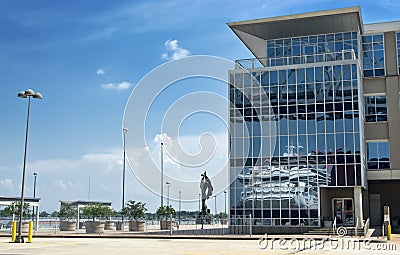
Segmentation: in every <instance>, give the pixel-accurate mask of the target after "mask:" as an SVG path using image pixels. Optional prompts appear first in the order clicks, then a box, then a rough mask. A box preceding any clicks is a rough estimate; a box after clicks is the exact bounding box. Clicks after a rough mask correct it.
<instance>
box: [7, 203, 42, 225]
mask: <svg viewBox="0 0 400 255" xmlns="http://www.w3.org/2000/svg"><path fill="white" fill-rule="evenodd" d="M20 201H21V197H1V196H0V206H8V205H11V204H12V203H14V202H20ZM24 203H25V204H28V205H29V206H32V207H34V208H35V215H33V217H34V219H35V229H36V230H37V229H38V224H39V205H40V198H31V197H24ZM15 216H17V215H14V217H15ZM17 217H18V216H17ZM13 220H14V218H13Z"/></svg>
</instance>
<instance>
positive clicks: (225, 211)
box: [224, 190, 226, 214]
mask: <svg viewBox="0 0 400 255" xmlns="http://www.w3.org/2000/svg"><path fill="white" fill-rule="evenodd" d="M224 195H225V214H226V190H225V191H224Z"/></svg>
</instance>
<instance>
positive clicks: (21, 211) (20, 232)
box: [15, 89, 43, 243]
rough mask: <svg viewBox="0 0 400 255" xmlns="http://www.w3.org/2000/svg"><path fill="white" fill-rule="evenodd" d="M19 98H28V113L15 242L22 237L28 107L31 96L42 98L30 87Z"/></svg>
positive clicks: (20, 241)
mask: <svg viewBox="0 0 400 255" xmlns="http://www.w3.org/2000/svg"><path fill="white" fill-rule="evenodd" d="M18 97H19V98H28V114H27V117H26V130H25V150H24V165H23V168H22V185H21V204H20V207H19V220H18V222H19V226H18V235H17V237H16V238H15V242H16V243H23V242H24V238H23V237H22V218H23V213H24V186H25V173H26V152H27V149H28V129H29V115H30V107H31V97H33V98H36V99H42V98H43V96H42V94H40V93H35V92H34V91H33V90H31V89H27V90H25V91H22V92H19V93H18Z"/></svg>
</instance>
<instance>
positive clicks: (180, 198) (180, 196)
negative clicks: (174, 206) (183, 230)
mask: <svg viewBox="0 0 400 255" xmlns="http://www.w3.org/2000/svg"><path fill="white" fill-rule="evenodd" d="M181 201H182V192H181V191H179V225H180V224H181Z"/></svg>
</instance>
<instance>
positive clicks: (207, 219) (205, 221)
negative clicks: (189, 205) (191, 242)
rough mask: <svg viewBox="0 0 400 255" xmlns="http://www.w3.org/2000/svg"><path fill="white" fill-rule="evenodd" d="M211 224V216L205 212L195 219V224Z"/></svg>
mask: <svg viewBox="0 0 400 255" xmlns="http://www.w3.org/2000/svg"><path fill="white" fill-rule="evenodd" d="M202 223H203V224H211V214H209V213H207V212H205V213H204V214H202V213H201V212H200V213H199V214H198V215H197V217H196V224H202Z"/></svg>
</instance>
